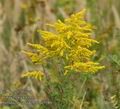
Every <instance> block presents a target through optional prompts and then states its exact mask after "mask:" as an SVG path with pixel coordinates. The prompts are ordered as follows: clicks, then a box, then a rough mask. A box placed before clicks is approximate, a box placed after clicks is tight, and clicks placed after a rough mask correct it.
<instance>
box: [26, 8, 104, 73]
mask: <svg viewBox="0 0 120 109" xmlns="http://www.w3.org/2000/svg"><path fill="white" fill-rule="evenodd" d="M48 26H50V27H52V28H53V29H54V30H55V33H53V32H48V31H43V30H38V32H39V33H40V34H41V36H42V40H43V41H42V43H41V44H31V43H28V46H30V47H32V48H33V49H34V50H36V52H28V51H24V53H25V54H26V55H28V56H29V57H30V58H31V60H32V62H34V63H39V64H41V63H42V64H43V63H44V62H47V60H48V59H52V58H54V57H59V58H62V59H63V60H64V61H65V63H66V65H65V66H64V71H65V74H67V73H68V72H69V71H74V72H84V73H95V72H97V71H98V70H99V69H103V68H104V66H100V65H99V63H96V62H93V61H92V60H91V57H92V56H93V55H94V54H95V50H90V47H91V46H92V44H93V43H98V42H97V41H96V40H94V39H92V38H91V36H92V33H93V27H92V25H91V24H89V23H88V22H87V21H86V20H85V10H82V11H80V12H78V13H76V14H73V15H71V16H70V17H69V18H67V19H65V20H64V22H62V21H60V20H58V21H57V22H56V23H54V24H49V25H48Z"/></svg>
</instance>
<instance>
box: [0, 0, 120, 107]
mask: <svg viewBox="0 0 120 109" xmlns="http://www.w3.org/2000/svg"><path fill="white" fill-rule="evenodd" d="M84 8H85V9H86V10H87V16H88V20H89V22H91V23H92V24H93V25H94V26H95V33H94V34H95V35H94V37H95V39H96V40H98V41H99V42H100V44H98V45H95V46H94V49H96V50H97V54H96V56H94V57H93V58H94V60H95V61H98V62H100V63H101V65H105V66H106V68H105V69H104V70H102V71H100V72H98V73H96V74H95V75H87V76H86V75H82V74H81V75H78V74H73V75H72V77H71V78H67V77H64V80H63V82H59V84H58V83H56V82H55V81H56V78H54V77H53V81H52V82H51V83H47V84H46V83H45V82H44V81H37V80H34V79H23V78H21V74H22V73H23V72H25V71H29V70H32V69H39V66H34V65H33V64H32V63H31V62H30V61H29V59H28V58H26V56H25V55H24V54H23V53H22V52H21V50H22V49H24V48H25V47H26V43H27V42H32V43H38V42H39V38H40V37H41V36H39V35H38V34H37V29H44V30H50V29H49V28H47V26H46V24H48V23H53V22H55V21H56V20H57V19H61V20H63V19H64V18H67V17H69V16H70V15H71V14H72V13H75V12H78V11H80V10H82V9H84ZM49 85H50V86H51V87H52V88H51V90H52V91H49V87H48V86H49ZM26 87H28V88H29V89H30V90H31V91H32V92H31V95H32V96H33V97H34V98H39V99H41V100H45V103H40V104H34V106H30V105H28V104H22V103H19V102H18V101H17V103H18V105H17V106H8V105H4V106H0V109H120V0H0V90H3V89H4V90H8V91H9V90H10V91H12V92H13V94H14V91H15V90H18V89H20V88H26ZM61 91H63V92H61ZM2 93H3V92H2ZM6 93H8V92H5V94H6ZM62 94H63V95H62ZM46 100H50V102H52V103H50V104H49V103H46V102H47V101H46ZM0 101H1V98H0Z"/></svg>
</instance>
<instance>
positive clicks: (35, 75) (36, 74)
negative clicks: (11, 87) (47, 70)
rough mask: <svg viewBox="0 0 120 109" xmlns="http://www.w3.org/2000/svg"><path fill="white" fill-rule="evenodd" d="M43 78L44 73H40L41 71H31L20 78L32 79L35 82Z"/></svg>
mask: <svg viewBox="0 0 120 109" xmlns="http://www.w3.org/2000/svg"><path fill="white" fill-rule="evenodd" d="M43 76H44V73H42V72H41V71H31V72H27V73H24V74H22V77H33V78H35V79H37V80H41V79H42V77H43Z"/></svg>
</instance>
